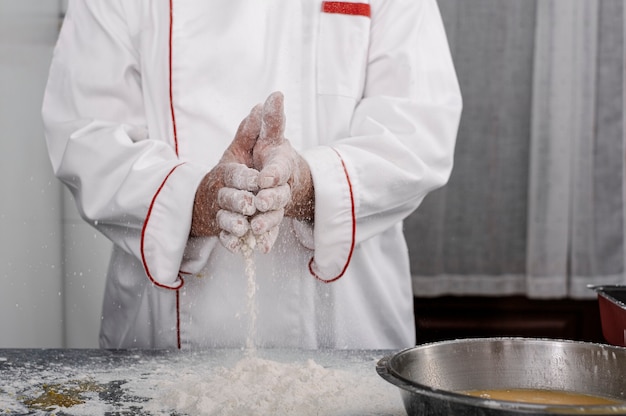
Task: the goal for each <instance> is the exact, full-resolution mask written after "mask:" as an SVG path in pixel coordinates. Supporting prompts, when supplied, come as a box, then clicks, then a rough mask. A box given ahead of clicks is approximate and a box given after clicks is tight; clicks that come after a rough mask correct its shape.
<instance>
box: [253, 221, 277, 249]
mask: <svg viewBox="0 0 626 416" xmlns="http://www.w3.org/2000/svg"><path fill="white" fill-rule="evenodd" d="M279 230H280V228H279V227H278V226H276V227H274V228H272V229H271V230H269V231H268V232H266V233H265V234H263V235H260V236H257V238H256V242H257V248H258V250H259V251H260V252H261V253H263V254H267V253H269V252H270V250H271V249H272V247H274V243H276V239H277V238H278V232H279Z"/></svg>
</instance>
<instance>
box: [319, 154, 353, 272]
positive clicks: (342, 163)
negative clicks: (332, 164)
mask: <svg viewBox="0 0 626 416" xmlns="http://www.w3.org/2000/svg"><path fill="white" fill-rule="evenodd" d="M333 150H334V151H335V153H337V156H339V160H341V166H342V167H343V172H344V173H345V175H346V181H347V182H348V189H349V191H350V204H351V214H352V236H351V238H352V241H351V243H350V253H348V258H347V259H346V264H345V265H344V266H343V269H342V270H341V272H340V273H339V274H338V275H337V276H335V277H333V278H331V279H324V278H322V277H320V276H318V275H317V273H315V271H314V270H313V261H314V260H315V257H313V258H311V260H310V261H309V273H311V274H312V275H313V276H314V277H315V278H316V279H317V280H319V281H321V282H324V283H332V282H335V281H337V280H339V279H340V278H341V277H342V276H343V275H344V274H345V273H346V270H348V266H349V265H350V261H351V260H352V255H353V254H354V247H355V245H356V208H355V206H354V191H353V189H352V181H351V180H350V174H349V173H348V168H347V166H346V163H345V162H344V160H343V158H342V157H341V154H340V153H339V152H338V151H337V150H336V149H333Z"/></svg>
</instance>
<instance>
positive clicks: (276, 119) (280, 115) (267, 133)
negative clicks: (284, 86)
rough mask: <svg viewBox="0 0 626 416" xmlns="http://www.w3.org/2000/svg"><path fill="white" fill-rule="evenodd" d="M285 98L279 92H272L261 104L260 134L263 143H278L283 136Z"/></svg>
mask: <svg viewBox="0 0 626 416" xmlns="http://www.w3.org/2000/svg"><path fill="white" fill-rule="evenodd" d="M284 102H285V98H284V96H283V94H282V93H281V92H274V93H272V94H271V95H270V96H269V97H267V100H265V104H263V117H262V120H261V134H260V136H259V139H260V140H262V141H263V144H264V145H279V144H281V143H282V141H283V140H284V136H285V134H284V133H285V109H284Z"/></svg>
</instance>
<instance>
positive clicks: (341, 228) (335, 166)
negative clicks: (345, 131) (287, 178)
mask: <svg viewBox="0 0 626 416" xmlns="http://www.w3.org/2000/svg"><path fill="white" fill-rule="evenodd" d="M303 157H304V158H305V160H306V161H307V163H308V164H309V167H310V169H311V176H312V177H313V184H314V186H315V227H314V230H313V238H314V246H315V254H314V257H313V258H312V259H311V261H310V262H309V271H310V273H311V274H312V275H313V276H314V277H315V278H316V279H318V280H321V281H323V282H326V283H330V282H334V281H336V280H338V279H339V278H341V277H342V276H343V275H344V273H345V272H346V270H347V268H348V266H349V264H350V261H351V260H352V254H353V252H354V247H355V244H356V209H357V205H356V204H357V202H358V201H356V198H355V193H354V187H355V186H357V184H356V183H355V179H356V176H355V175H354V174H352V173H351V172H353V170H352V169H351V167H350V166H349V164H348V163H347V162H346V161H345V160H344V159H343V158H342V156H341V153H340V152H339V151H338V150H336V149H334V148H332V147H316V148H313V149H309V150H307V151H306V152H304V153H303Z"/></svg>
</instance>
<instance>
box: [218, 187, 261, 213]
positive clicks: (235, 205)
mask: <svg viewBox="0 0 626 416" xmlns="http://www.w3.org/2000/svg"><path fill="white" fill-rule="evenodd" d="M217 204H218V205H219V207H220V208H222V209H225V210H227V211H233V212H237V213H239V214H243V215H253V214H254V213H255V212H256V208H255V206H254V194H253V193H251V192H248V191H242V190H241V189H233V188H221V189H220V190H219V191H218V192H217Z"/></svg>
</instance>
